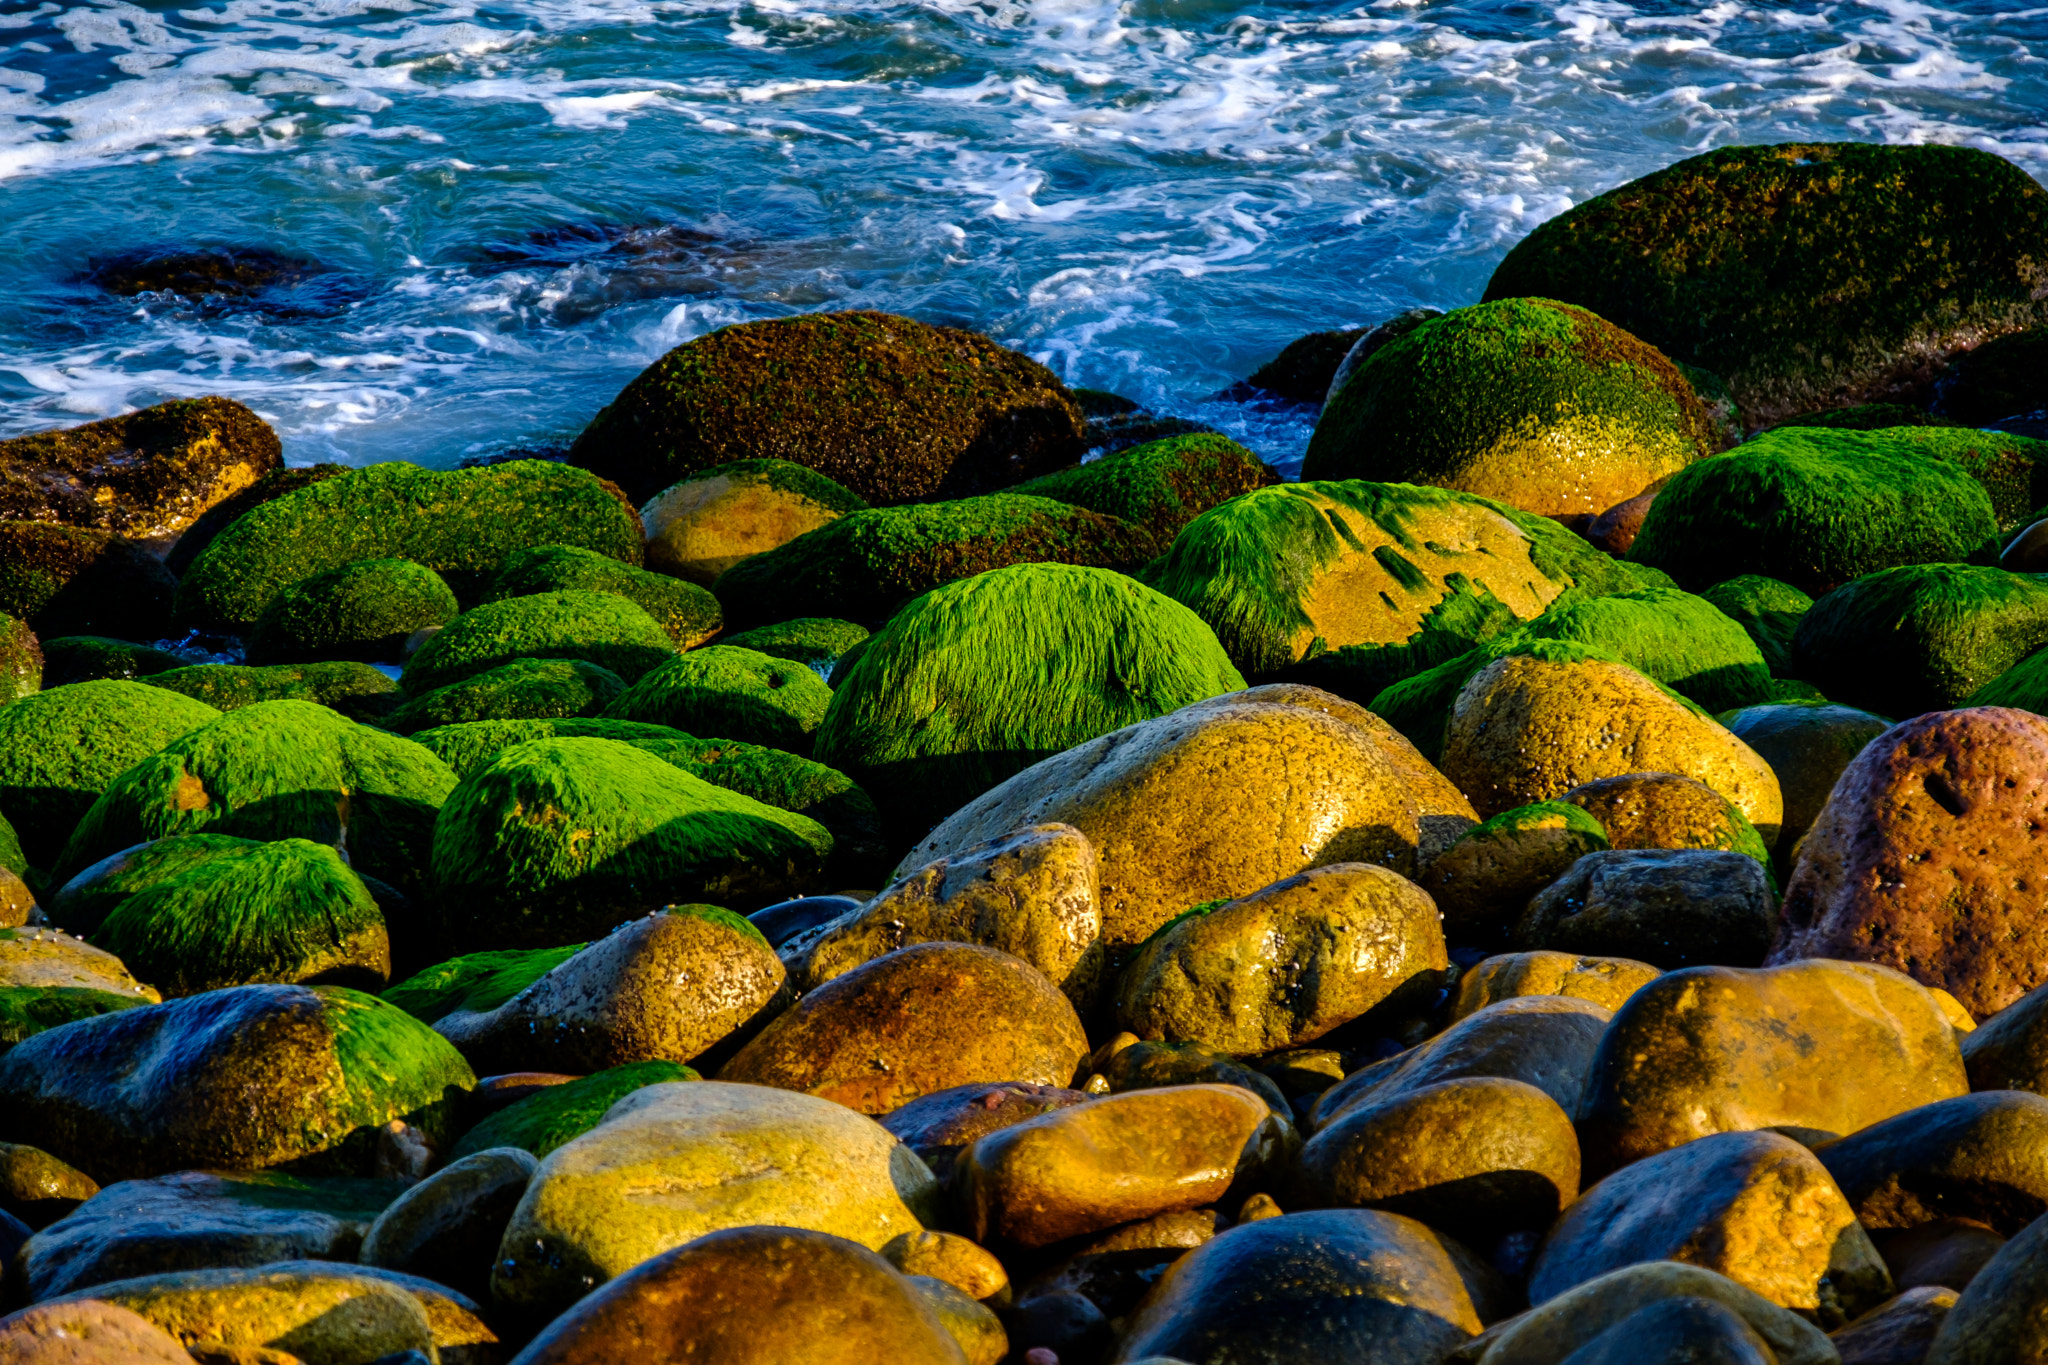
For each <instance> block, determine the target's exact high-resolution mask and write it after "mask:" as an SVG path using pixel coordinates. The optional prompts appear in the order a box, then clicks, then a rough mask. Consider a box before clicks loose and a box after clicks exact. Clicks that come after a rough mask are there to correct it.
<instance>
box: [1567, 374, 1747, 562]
mask: <svg viewBox="0 0 2048 1365" xmlns="http://www.w3.org/2000/svg"><path fill="white" fill-rule="evenodd" d="M1707 412H1708V416H1709V417H1711V416H1713V408H1712V407H1711V406H1710V407H1708V409H1707ZM1714 425H1715V428H1716V433H1717V435H1720V436H1721V437H1722V438H1723V439H1724V440H1725V439H1728V434H1727V433H1726V432H1725V431H1721V430H1720V423H1719V422H1718V421H1717V422H1716V423H1715V424H1714ZM1665 477H1669V476H1668V475H1667V476H1665ZM1663 486H1664V478H1658V479H1656V480H1654V481H1652V482H1651V483H1650V484H1649V485H1648V486H1647V487H1645V488H1644V489H1643V491H1642V492H1640V493H1638V494H1636V495H1635V496H1634V497H1632V498H1623V499H1622V500H1621V501H1620V502H1617V503H1616V504H1614V506H1612V507H1610V508H1608V509H1607V510H1606V511H1604V512H1602V513H1601V514H1600V515H1599V516H1597V517H1594V518H1593V520H1592V521H1591V522H1590V523H1588V524H1587V526H1586V539H1587V541H1588V542H1589V543H1591V544H1592V546H1593V548H1594V549H1596V550H1605V551H1606V552H1607V553H1608V554H1611V555H1613V556H1614V557H1615V558H1617V559H1619V558H1620V557H1621V556H1623V555H1625V554H1627V553H1628V547H1629V546H1631V545H1633V544H1635V543H1636V535H1637V534H1638V533H1639V532H1640V531H1641V530H1642V529H1643V518H1645V517H1647V516H1649V515H1650V504H1651V503H1653V502H1655V501H1657V490H1658V489H1659V488H1662V487H1663Z"/></svg>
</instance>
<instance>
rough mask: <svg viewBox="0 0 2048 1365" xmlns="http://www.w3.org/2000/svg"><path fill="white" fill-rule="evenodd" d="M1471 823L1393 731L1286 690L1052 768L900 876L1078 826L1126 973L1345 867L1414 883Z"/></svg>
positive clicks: (970, 815) (980, 802)
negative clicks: (1140, 951) (1167, 936)
mask: <svg viewBox="0 0 2048 1365" xmlns="http://www.w3.org/2000/svg"><path fill="white" fill-rule="evenodd" d="M842 695H844V694H843V693H842ZM1472 821H1473V815H1472V810H1471V806H1470V805H1469V804H1468V803H1467V802H1466V801H1465V799H1464V797H1462V796H1461V795H1459V793H1458V792H1457V791H1456V790H1455V789H1454V788H1452V786H1451V784H1450V783H1448V782H1446V781H1445V780H1444V779H1443V777H1442V776H1440V775H1439V774H1438V773H1437V772H1436V771H1435V770H1434V769H1432V768H1431V767H1430V766H1429V765H1428V763H1426V762H1425V761H1424V760H1423V759H1422V757H1421V756H1420V755H1419V754H1417V753H1416V752H1415V749H1414V746H1412V745H1410V744H1409V743H1408V742H1407V741H1406V740H1404V739H1402V738H1401V736H1400V735H1399V734H1397V733H1395V732H1394V730H1393V729H1392V727H1390V726H1388V725H1387V724H1386V722H1384V721H1382V720H1380V719H1379V718H1378V717H1377V716H1374V715H1373V714H1372V713H1371V712H1368V711H1366V710H1365V709H1364V708H1362V707H1358V706H1354V705H1352V704H1351V703H1349V702H1345V701H1343V700H1341V699H1339V698H1337V697H1333V696H1331V695H1329V694H1328V693H1325V692H1320V691H1317V690H1316V689H1314V688H1307V687H1298V686H1287V685H1274V686H1271V687H1263V688H1254V689H1252V690H1251V691H1248V692H1243V693H1237V694H1233V695H1229V696H1223V697H1216V698H1212V699H1211V700H1209V701H1205V702H1197V703H1196V704H1194V705H1192V706H1184V707H1182V708H1181V709H1180V710H1179V711H1176V712H1173V713H1171V714H1169V715H1165V716H1162V717H1160V718H1158V719H1156V720H1150V721H1140V722H1138V723H1137V724H1134V725H1126V726H1125V727H1124V728H1123V729H1121V730H1117V731H1113V732H1111V733H1109V734H1106V735H1103V736H1102V737H1101V738H1099V739H1094V740H1090V741H1088V742H1087V743H1084V744H1078V745H1076V746H1074V747H1073V748H1070V749H1068V750H1066V751H1065V752H1063V753H1058V754H1055V755H1053V756H1052V757H1051V758H1047V759H1043V760H1041V761H1040V762H1038V763H1036V764H1035V765H1033V766H1032V767H1029V768H1026V769H1025V770H1024V771H1023V772H1021V773H1018V774H1017V775H1016V776H1015V777H1012V778H1010V779H1009V780H1008V781H1006V782H1004V783H1002V784H1001V785H999V786H997V787H995V788H994V789H993V790H991V791H989V792H988V793H986V794H985V795H983V796H980V797H978V798H976V799H975V800H973V801H971V802H969V803H968V804H967V805H966V806H964V807H962V808H961V809H960V810H958V811H956V812H955V813H954V814H953V815H952V816H951V817H950V818H948V819H947V820H946V821H944V823H942V824H941V825H940V826H939V827H938V828H937V829H935V830H934V831H932V833H931V835H930V837H929V838H926V839H925V840H923V841H922V842H920V843H919V844H917V846H916V847H915V848H914V849H913V850H912V851H911V852H910V854H909V855H908V856H907V857H906V858H905V859H904V861H903V864H902V865H901V870H909V869H913V868H916V867H919V866H922V865H923V864H924V863H926V862H929V861H930V860H932V859H933V858H937V857H941V856H944V855H947V854H950V853H952V852H954V851H956V850H960V849H965V848H971V847H973V846H974V845H975V844H978V843H982V842H985V841H987V840H989V839H994V838H998V837H1000V836H1002V835H1004V834H1007V833H1009V832H1010V831H1012V830H1015V829H1018V828H1020V827H1023V826H1027V825H1036V824H1045V823H1052V822H1058V823H1062V824H1068V825H1072V826H1073V827H1074V828H1076V829H1078V830H1080V831H1081V833H1082V834H1083V835H1085V836H1086V837H1087V839H1088V841H1089V842H1090V843H1091V844H1093V845H1094V846H1095V851H1096V855H1097V857H1098V858H1099V859H1100V860H1101V868H1102V873H1101V876H1102V937H1103V945H1104V948H1105V950H1106V953H1107V959H1108V960H1107V965H1108V966H1109V967H1110V968H1111V969H1113V970H1114V969H1120V968H1121V966H1122V964H1123V962H1124V961H1125V960H1126V959H1127V958H1128V956H1129V954H1130V952H1131V950H1132V949H1134V948H1136V947H1137V946H1138V944H1140V943H1141V942H1143V941H1144V940H1145V938H1146V937H1148V936H1149V935H1150V934H1151V933H1152V932H1153V931H1154V930H1155V929H1157V928H1159V927H1160V926H1161V925H1162V924H1164V923H1166V922H1167V921H1168V920H1170V919H1172V918H1173V917H1174V916H1175V915H1177V914H1179V913H1180V912H1181V911H1183V910H1186V909H1187V908H1188V907H1190V906H1194V905H1201V904H1204V903H1206V902H1209V901H1213V900H1217V899H1227V898H1234V897H1237V896H1243V895H1246V894H1248V893H1250V892H1252V891H1256V890H1257V889H1258V888H1260V887H1263V886H1270V885H1272V884H1273V883H1274V882H1277V881H1279V880H1281V879H1283V878H1286V877H1291V876H1293V875H1294V874H1296V873H1298V872H1304V871H1307V870H1308V869H1309V868H1312V867H1322V866H1327V865H1329V864H1332V863H1353V862H1369V863H1375V864H1378V865H1380V866H1383V867H1387V868H1390V869H1391V870H1393V871H1395V872H1399V873H1401V874H1403V875H1407V874H1408V873H1410V872H1412V871H1414V870H1415V869H1416V868H1417V867H1418V866H1420V865H1421V864H1423V863H1426V862H1427V861H1428V859H1429V858H1430V857H1431V856H1433V855H1434V854H1435V853H1436V852H1437V851H1438V850H1439V849H1441V848H1443V847H1444V846H1445V845H1447V844H1449V843H1450V841H1451V840H1452V839H1454V838H1456V837H1457V836H1458V835H1459V834H1460V833H1462V832H1463V831H1464V830H1465V829H1467V828H1469V827H1470V824H1471V823H1472Z"/></svg>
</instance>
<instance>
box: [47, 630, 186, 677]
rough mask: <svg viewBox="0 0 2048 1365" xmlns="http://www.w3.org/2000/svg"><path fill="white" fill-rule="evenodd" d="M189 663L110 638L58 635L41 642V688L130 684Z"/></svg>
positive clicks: (150, 646) (145, 647)
mask: <svg viewBox="0 0 2048 1365" xmlns="http://www.w3.org/2000/svg"><path fill="white" fill-rule="evenodd" d="M189 662H191V661H190V660H188V659H181V658H179V657H178V656H177V655H175V654H173V653H171V652H170V651H169V650H164V649H158V648H157V647H156V646H155V645H139V644H136V643H135V642H134V641H133V640H116V639H115V638H114V637H113V636H111V635H59V636H57V637H56V638H54V639H50V640H45V641H43V685H44V686H46V687H62V686H64V685H65V684H66V683H77V682H98V681H100V680H101V679H103V678H110V679H115V680H118V681H133V680H134V679H136V678H146V677H148V676H149V675H150V674H152V673H168V672H169V671H170V670H171V669H174V668H183V667H184V666H185V665H186V664H187V663H189Z"/></svg>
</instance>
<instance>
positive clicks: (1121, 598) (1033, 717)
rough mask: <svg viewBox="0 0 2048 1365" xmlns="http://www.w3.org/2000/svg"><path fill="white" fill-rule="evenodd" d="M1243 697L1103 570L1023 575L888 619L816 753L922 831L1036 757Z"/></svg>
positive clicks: (1204, 638)
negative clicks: (1227, 695) (1221, 697)
mask: <svg viewBox="0 0 2048 1365" xmlns="http://www.w3.org/2000/svg"><path fill="white" fill-rule="evenodd" d="M1243 687H1244V679H1243V677H1242V676H1241V675H1239V673H1238V671H1237V670H1236V669H1235V668H1233V667H1232V666H1231V663H1230V660H1229V659H1228V658H1226V657H1225V656H1224V653H1223V649H1222V647H1221V646H1220V645H1219V644H1218V643H1217V642H1216V638H1215V636H1214V635H1213V634H1211V633H1210V631H1209V628H1208V627H1207V626H1206V625H1204V624H1203V622H1202V621H1201V619H1200V618H1199V617H1197V616H1196V615H1195V614H1194V613H1193V612H1191V611H1189V610H1188V609H1187V608H1186V607H1183V606H1181V605H1180V604H1179V603H1177V602H1175V601H1173V600H1172V599H1170V598H1168V597H1165V596H1163V595H1161V594H1159V593H1156V592H1154V591H1152V590H1151V589H1149V588H1147V587H1145V586H1144V585H1142V584H1140V583H1137V582H1135V581H1133V580H1131V579H1128V578H1125V577H1124V576H1122V575H1121V574H1114V573H1109V572H1107V571H1104V570H1101V569H1084V568H1076V567H1072V566H1068V565H1053V564H1031V565H1018V566H1015V567H1012V568H1008V569H999V570H997V571H995V572H993V573H988V574H983V575H981V576H980V577H978V578H973V579H969V580H967V581H965V582H962V583H955V584H950V585H948V586H946V587H943V588H939V589H936V590H934V591H933V592H930V593H927V594H925V595H924V596H923V597H920V598H918V599H917V600H916V601H915V602H913V603H912V604H911V605H910V606H908V607H906V608H904V609H903V610H902V611H901V612H899V613H897V615H896V616H895V617H893V618H891V620H890V621H889V624H888V625H886V626H884V627H883V628H882V629H881V631H880V632H879V633H877V634H876V635H875V637H874V638H873V639H872V640H870V641H868V643H867V644H866V645H865V646H864V647H863V649H862V651H861V653H860V656H859V658H858V659H857V660H856V661H855V662H854V664H853V667H852V670H851V671H850V672H849V673H847V675H846V676H845V677H844V678H842V679H841V681H840V684H839V686H838V689H837V690H836V691H835V692H834V693H833V695H832V702H831V707H830V709H829V710H828V711H827V712H826V714H825V721H824V724H823V725H822V726H821V727H820V729H819V731H818V750H817V752H818V757H819V760H820V761H821V762H824V763H829V764H830V765H831V766H833V767H835V768H838V769H840V770H841V771H843V772H845V773H846V774H847V775H848V776H850V777H852V778H853V780H854V781H856V782H858V783H860V784H861V785H862V786H863V787H864V788H866V789H867V790H868V791H869V792H870V793H873V794H874V795H875V796H876V798H877V800H878V801H879V802H880V803H881V804H882V807H883V810H884V812H885V814H887V815H888V816H889V817H890V818H891V819H892V820H894V821H898V822H901V823H902V825H903V826H904V828H905V830H906V832H909V831H910V830H911V827H915V832H917V833H921V832H922V831H923V830H924V829H925V828H928V827H929V826H930V825H931V824H932V823H933V822H935V821H937V820H939V819H940V818H942V817H944V816H945V815H946V814H947V813H949V812H950V811H952V810H954V809H956V808H957V807H959V806H961V805H964V804H965V803H966V802H968V801H970V800H972V799H973V798H974V797H976V796H979V795H980V794H981V793H983V792H985V791H987V790H988V789H989V788H991V787H993V786H995V785H996V784H997V783H999V782H1002V781H1003V780H1004V779H1006V778H1008V777H1010V776H1012V775H1013V774H1015V773H1019V772H1022V771H1023V770H1024V769H1026V768H1028V767H1030V766H1031V765H1032V764H1034V763H1036V762H1038V761H1039V760H1040V759H1043V758H1047V757H1050V756H1051V755H1053V754H1056V753H1058V752H1060V751H1061V750H1064V749H1069V748H1072V747H1073V746H1074V745H1076V744H1080V743H1083V742H1085V741H1087V740H1091V739H1094V738H1095V737H1096V736H1098V735H1104V734H1108V733H1109V732H1110V731H1112V730H1117V729H1121V728H1122V727H1124V726H1126V725H1132V724H1135V723H1137V722H1139V721H1142V720H1149V719H1151V718H1153V717H1155V716H1163V715H1165V714H1167V713H1168V712H1170V711H1175V710H1178V709H1179V708H1181V707H1183V706H1186V705H1189V704H1190V703H1192V702H1197V701H1200V700H1202V699H1203V698H1205V697H1213V696H1216V695H1218V694H1219V693H1223V692H1235V691H1238V690H1239V689H1241V688H1243Z"/></svg>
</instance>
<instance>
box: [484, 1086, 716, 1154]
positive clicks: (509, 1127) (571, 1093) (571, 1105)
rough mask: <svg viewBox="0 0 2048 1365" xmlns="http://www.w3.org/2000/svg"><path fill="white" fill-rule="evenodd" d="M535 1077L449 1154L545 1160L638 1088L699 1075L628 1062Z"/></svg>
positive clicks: (598, 1120)
mask: <svg viewBox="0 0 2048 1365" xmlns="http://www.w3.org/2000/svg"><path fill="white" fill-rule="evenodd" d="M529 1075H532V1073H529ZM501 1079H510V1078H509V1077H508V1078H501ZM534 1079H535V1080H536V1082H537V1083H536V1084H534V1085H532V1086H531V1087H524V1088H525V1089H526V1091H527V1093H525V1094H524V1095H521V1096H520V1097H518V1098H517V1099H514V1100H513V1101H511V1102H509V1103H507V1104H506V1105H505V1107H504V1108H502V1109H500V1110H498V1111H497V1112H496V1113H493V1114H491V1115H489V1116H488V1117H486V1118H484V1119H482V1120H480V1121H479V1122H478V1123H477V1125H476V1126H475V1127H474V1128H471V1129H470V1130H469V1131H468V1132H467V1133H464V1134H463V1135H462V1140H461V1141H460V1142H458V1143H456V1144H455V1147H454V1150H453V1151H451V1152H450V1153H449V1156H450V1157H451V1158H452V1159H455V1160H458V1161H459V1160H461V1159H462V1158H463V1157H466V1156H470V1155H472V1154H474V1153H477V1152H487V1151H489V1150H491V1149H492V1148H494V1147H515V1148H518V1149H519V1150H521V1151H526V1152H531V1153H532V1154H533V1155H534V1156H536V1157H544V1156H546V1155H548V1153H550V1152H552V1151H554V1150H555V1148H557V1147H560V1146H561V1145H563V1144H564V1143H566V1142H569V1141H570V1140H571V1139H574V1138H579V1137H581V1136H583V1134H585V1133H587V1132H589V1131H590V1130H591V1129H592V1128H595V1127H596V1126H597V1125H598V1123H599V1122H600V1121H601V1120H602V1119H603V1118H604V1116H605V1114H606V1113H608V1112H609V1111H610V1110H611V1107H612V1106H613V1105H614V1104H617V1103H618V1102H619V1101H620V1100H622V1099H624V1098H625V1097H626V1096H628V1095H630V1094H632V1093H633V1092H634V1091H635V1090H641V1089H645V1088H646V1087H647V1086H650V1085H665V1084H667V1083H668V1082H671V1081H694V1080H696V1079H697V1073H696V1072H694V1071H692V1070H690V1068H688V1067H686V1066H682V1065H680V1064H678V1063H676V1062H629V1063H627V1064H626V1065H625V1066H615V1067H611V1068H609V1069H608V1070H604V1071H600V1072H598V1073H597V1074H596V1075H594V1076H554V1077H547V1076H545V1075H544V1074H543V1075H541V1076H536V1077H534ZM478 1088H479V1089H480V1090H481V1089H482V1088H483V1085H482V1084H481V1083H480V1084H479V1087H478Z"/></svg>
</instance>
